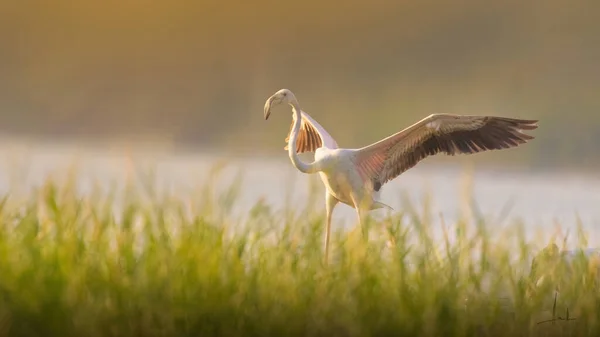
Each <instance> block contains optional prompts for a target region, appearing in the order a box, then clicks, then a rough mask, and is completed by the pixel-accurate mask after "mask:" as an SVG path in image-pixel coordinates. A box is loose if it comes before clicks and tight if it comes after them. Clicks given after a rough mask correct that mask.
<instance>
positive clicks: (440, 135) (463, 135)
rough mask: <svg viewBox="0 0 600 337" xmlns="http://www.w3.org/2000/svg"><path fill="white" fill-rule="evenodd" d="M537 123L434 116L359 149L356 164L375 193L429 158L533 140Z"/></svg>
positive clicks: (444, 115)
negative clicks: (530, 131) (529, 132)
mask: <svg viewBox="0 0 600 337" xmlns="http://www.w3.org/2000/svg"><path fill="white" fill-rule="evenodd" d="M536 123H537V120H523V119H514V118H505V117H495V116H464V115H462V116H461V115H450V114H434V115H431V116H429V117H426V118H424V119H422V120H421V121H419V122H417V123H415V124H414V125H412V126H410V127H408V128H406V129H404V130H402V131H400V132H398V133H396V134H393V135H391V136H389V137H387V138H385V139H383V140H381V141H379V142H376V143H374V144H371V145H369V146H366V147H363V148H361V149H357V152H356V154H355V158H354V160H355V163H356V165H357V167H358V170H359V172H360V173H361V175H362V176H363V178H365V179H367V180H370V181H371V182H372V183H373V187H374V189H375V190H376V191H378V190H379V189H380V188H381V185H383V184H385V183H386V182H388V181H390V180H392V179H394V178H396V177H397V176H399V175H400V174H401V173H403V172H405V171H406V170H408V169H410V168H411V167H413V166H415V165H416V164H417V163H418V162H420V161H421V160H423V159H424V158H426V157H428V156H432V155H435V154H438V153H440V152H442V153H445V154H447V155H455V154H471V153H477V152H481V151H487V150H499V149H507V148H512V147H515V146H518V145H520V144H523V143H525V142H527V141H528V140H531V139H533V138H534V137H533V136H530V135H527V134H525V133H523V132H522V131H523V130H534V129H536V128H537V124H536Z"/></svg>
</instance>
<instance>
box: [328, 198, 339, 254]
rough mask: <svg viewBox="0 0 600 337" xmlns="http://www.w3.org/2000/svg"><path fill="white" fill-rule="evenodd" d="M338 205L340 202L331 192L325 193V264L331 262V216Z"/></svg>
mask: <svg viewBox="0 0 600 337" xmlns="http://www.w3.org/2000/svg"><path fill="white" fill-rule="evenodd" d="M337 204H338V200H337V199H336V198H335V197H334V196H333V195H331V193H329V192H325V210H326V212H327V219H326V224H325V264H327V262H328V261H329V239H330V236H331V216H332V215H333V209H334V207H335V206H336V205H337Z"/></svg>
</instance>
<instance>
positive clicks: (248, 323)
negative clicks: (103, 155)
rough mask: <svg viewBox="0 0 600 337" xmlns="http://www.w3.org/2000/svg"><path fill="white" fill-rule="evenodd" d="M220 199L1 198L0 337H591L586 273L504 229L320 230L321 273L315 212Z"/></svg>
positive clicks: (596, 297) (403, 216)
mask: <svg viewBox="0 0 600 337" xmlns="http://www.w3.org/2000/svg"><path fill="white" fill-rule="evenodd" d="M146 187H151V186H146ZM236 188H237V187H236V184H235V183H234V184H232V186H231V188H230V189H228V190H225V191H224V192H222V193H216V192H215V191H214V190H213V189H212V185H211V184H210V183H209V184H207V185H206V186H204V187H202V188H201V189H200V190H199V192H200V193H198V197H197V198H189V199H187V198H182V197H179V196H177V194H176V193H167V194H163V195H161V196H159V195H158V194H157V193H154V192H153V191H152V190H151V189H145V190H144V189H136V188H134V187H132V186H129V187H127V188H125V189H124V190H123V192H122V193H120V195H119V196H117V193H116V192H115V193H96V192H95V191H92V192H91V193H87V194H85V195H84V194H82V193H79V192H78V191H77V189H76V188H75V186H74V184H73V183H72V182H70V181H69V180H67V181H64V182H62V181H59V180H51V179H48V180H47V181H46V182H45V184H44V185H42V186H41V187H40V188H39V189H37V190H32V191H30V192H29V194H28V195H27V196H26V197H25V198H21V199H18V198H16V197H14V196H13V195H11V194H7V195H6V196H4V198H3V199H2V203H1V204H0V219H1V220H0V336H89V337H94V336H180V337H182V336H387V335H390V336H392V335H393V336H567V335H569V336H584V335H585V336H598V335H599V332H600V325H599V324H600V321H599V313H600V310H599V309H600V294H599V293H598V285H597V282H596V276H597V275H596V274H597V267H595V266H594V264H593V262H594V261H593V260H591V259H589V258H588V257H587V256H586V255H584V254H579V255H577V256H576V257H575V258H574V259H573V260H572V261H571V262H570V263H564V260H562V259H556V258H555V257H557V256H559V255H558V252H557V250H556V249H546V250H543V251H542V253H540V254H538V256H537V258H536V262H535V268H531V261H532V258H533V257H534V255H536V254H537V252H535V249H533V247H536V245H537V247H540V246H539V245H543V246H547V245H548V242H547V241H546V242H541V243H534V242H528V241H527V240H525V238H524V237H523V235H522V227H519V226H518V224H515V226H511V228H510V229H507V230H506V231H505V233H501V234H494V235H492V234H490V233H491V232H490V230H489V229H490V228H491V227H493V225H494V224H489V223H485V221H483V220H475V221H473V222H468V221H458V222H456V223H452V224H447V225H444V226H443V230H444V236H443V240H441V242H436V241H434V240H432V236H431V230H432V229H431V226H430V225H429V221H430V220H429V216H428V215H422V214H420V212H417V211H413V210H402V211H401V212H398V213H397V214H394V215H389V216H387V217H386V218H385V219H384V220H382V221H378V222H375V221H374V220H372V219H371V220H370V237H369V240H368V241H367V242H365V241H363V240H362V239H361V237H360V234H357V233H360V231H350V232H343V231H342V230H341V229H339V228H334V231H335V233H334V235H333V238H332V246H333V248H332V249H333V251H332V253H333V256H331V257H332V260H331V261H330V263H329V265H327V266H325V265H324V264H323V263H322V257H323V253H322V243H323V221H324V218H323V214H324V213H323V212H322V211H321V210H320V209H313V208H311V207H309V206H307V207H308V208H307V209H293V208H288V209H283V210H277V211H276V210H273V209H271V208H270V207H269V205H266V204H264V203H263V202H261V201H259V202H257V204H256V206H255V207H254V208H253V209H252V211H251V212H250V214H248V216H247V217H246V218H245V219H244V220H243V221H241V220H236V219H235V218H234V217H232V216H230V212H229V209H230V207H231V205H232V204H233V203H234V202H235V196H236ZM320 195H321V194H320V193H318V194H317V195H315V196H311V198H319V196H320ZM117 200H118V202H116V201H117ZM319 200H320V199H319ZM309 204H310V203H309ZM580 234H581V238H582V240H583V241H585V240H584V238H585V235H584V234H583V233H580ZM559 244H560V242H559ZM547 247H550V248H553V247H554V248H557V246H553V245H550V246H547ZM557 289H558V292H556V290H557ZM555 294H558V296H557V300H556V302H554V298H555ZM567 316H568V319H569V320H566V319H567ZM559 317H560V319H559ZM553 318H554V321H548V320H551V319H553ZM573 318H574V320H573ZM544 321H546V322H544Z"/></svg>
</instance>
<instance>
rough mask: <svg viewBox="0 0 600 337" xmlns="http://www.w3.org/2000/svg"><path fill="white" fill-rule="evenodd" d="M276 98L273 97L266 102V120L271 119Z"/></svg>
mask: <svg viewBox="0 0 600 337" xmlns="http://www.w3.org/2000/svg"><path fill="white" fill-rule="evenodd" d="M274 98H275V97H274V96H271V97H269V99H268V100H267V101H266V102H265V120H267V119H269V115H271V103H273V99H274Z"/></svg>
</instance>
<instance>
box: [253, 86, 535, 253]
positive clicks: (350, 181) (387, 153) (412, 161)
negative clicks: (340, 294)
mask: <svg viewBox="0 0 600 337" xmlns="http://www.w3.org/2000/svg"><path fill="white" fill-rule="evenodd" d="M283 103H286V104H289V105H291V107H292V113H293V114H292V117H293V121H292V125H291V127H290V131H289V133H288V136H287V138H286V139H285V141H286V143H287V146H286V147H285V148H284V149H286V150H288V154H289V157H290V159H291V161H292V164H293V165H294V166H295V167H296V168H297V169H298V170H299V171H300V172H303V173H317V172H318V173H319V175H320V176H321V180H322V181H323V184H324V185H325V190H326V192H325V208H326V213H327V216H326V218H327V220H326V229H325V261H327V257H328V255H329V237H330V231H331V216H332V213H333V209H334V207H335V206H336V205H337V204H338V203H339V202H342V203H344V204H346V205H348V206H350V207H352V208H355V209H356V212H357V216H358V220H359V224H360V226H361V227H362V217H363V213H364V212H365V211H370V210H374V209H379V208H389V209H391V207H390V206H388V205H386V204H384V203H382V202H381V201H379V194H380V190H381V187H382V185H383V184H385V183H386V182H388V181H390V180H392V179H394V178H396V177H397V176H399V175H400V174H401V173H403V172H404V171H406V170H408V169H410V168H411V167H413V166H415V165H416V164H417V163H418V162H419V161H421V160H423V159H424V158H426V157H428V156H431V155H435V154H438V153H440V152H443V153H445V154H448V155H455V154H462V153H464V154H470V153H476V152H481V151H486V150H497V149H505V148H511V147H515V146H518V145H519V144H522V143H525V142H526V141H527V140H531V139H533V138H534V137H533V136H530V135H527V134H524V133H522V130H533V129H536V128H537V124H536V123H537V120H522V119H514V118H505V117H495V116H464V115H462V116H461V115H450V114H433V115H430V116H428V117H426V118H424V119H422V120H420V121H419V122H417V123H415V124H413V125H412V126H409V127H408V128H406V129H404V130H402V131H400V132H398V133H395V134H393V135H391V136H389V137H387V138H385V139H382V140H380V141H378V142H376V143H373V144H371V145H368V146H365V147H362V148H359V149H344V148H339V147H338V144H337V143H336V141H335V140H334V139H333V138H332V137H331V136H330V135H329V134H328V133H327V131H325V129H324V128H323V127H322V126H321V125H320V124H319V123H317V122H316V121H315V120H314V119H313V118H311V117H310V116H309V115H308V114H307V113H306V112H304V111H302V109H301V108H300V105H299V103H298V100H297V99H296V96H295V95H294V94H293V93H292V92H291V91H290V90H288V89H281V90H279V91H277V92H276V93H275V94H273V95H272V96H271V97H269V99H267V101H266V102H265V109H264V117H265V120H266V119H268V118H269V115H270V114H271V109H272V108H273V107H274V106H276V105H279V104H283ZM303 152H314V161H313V162H312V163H304V162H302V161H301V160H300V158H299V157H298V153H303Z"/></svg>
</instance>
